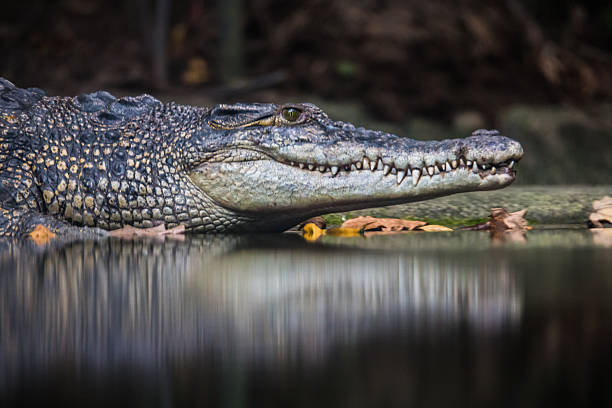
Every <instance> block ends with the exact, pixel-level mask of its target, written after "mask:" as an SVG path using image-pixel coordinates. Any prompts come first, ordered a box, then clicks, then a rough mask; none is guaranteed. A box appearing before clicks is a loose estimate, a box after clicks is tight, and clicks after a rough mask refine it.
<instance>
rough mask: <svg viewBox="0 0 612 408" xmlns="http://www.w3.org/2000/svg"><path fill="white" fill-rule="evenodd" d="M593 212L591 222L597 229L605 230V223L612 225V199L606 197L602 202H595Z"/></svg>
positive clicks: (590, 216) (590, 217)
mask: <svg viewBox="0 0 612 408" xmlns="http://www.w3.org/2000/svg"><path fill="white" fill-rule="evenodd" d="M593 210H594V211H593V212H592V213H591V214H590V215H589V221H591V222H592V223H593V225H594V226H595V227H596V228H603V224H602V223H603V222H606V223H610V224H612V197H610V196H605V197H604V198H602V199H601V200H595V201H593Z"/></svg>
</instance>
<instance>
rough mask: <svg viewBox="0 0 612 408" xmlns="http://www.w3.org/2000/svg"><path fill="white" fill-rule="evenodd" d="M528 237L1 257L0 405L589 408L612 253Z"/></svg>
mask: <svg viewBox="0 0 612 408" xmlns="http://www.w3.org/2000/svg"><path fill="white" fill-rule="evenodd" d="M524 238H525V239H519V240H514V239H504V240H503V241H495V240H491V237H490V236H489V234H488V233H480V232H464V233H460V232H456V233H452V234H426V233H414V234H411V233H408V234H402V236H399V237H389V236H380V237H374V238H367V239H364V238H362V237H357V238H339V237H327V236H325V237H322V239H321V240H319V241H317V242H316V243H314V244H308V243H305V242H304V241H303V239H302V238H301V237H299V236H297V235H292V234H279V235H271V236H215V237H186V239H185V240H184V241H173V240H167V241H165V242H164V241H151V240H135V241H120V240H106V241H100V242H77V243H72V244H68V245H65V246H62V247H58V248H49V249H47V250H33V249H32V248H29V247H28V246H27V245H25V244H23V243H20V242H13V241H0V333H1V336H0V405H2V406H12V405H14V404H16V403H18V402H20V401H22V400H24V399H26V400H27V399H28V398H30V400H31V399H32V398H33V399H34V400H37V399H38V400H37V401H35V402H36V403H39V402H45V403H46V402H47V401H48V400H49V398H51V399H53V398H55V399H57V400H61V401H64V400H62V398H57V394H56V393H58V392H60V393H61V395H67V396H68V397H66V398H67V399H65V400H66V401H68V402H73V403H74V401H75V400H78V398H81V397H82V396H83V395H88V394H87V393H86V392H78V393H77V392H76V391H75V390H74V388H75V387H78V388H79V390H81V389H87V390H89V391H88V392H89V393H91V394H92V397H91V398H90V399H82V398H81V400H79V401H80V403H77V404H75V405H82V406H84V405H87V406H89V405H91V404H90V403H91V402H92V400H93V401H97V404H98V405H99V406H116V405H118V403H119V402H120V403H122V404H123V405H130V406H133V405H140V406H147V407H149V406H151V405H164V406H171V405H193V404H190V403H186V402H191V401H192V400H193V399H197V400H198V401H201V402H202V403H201V404H199V405H202V406H204V405H211V404H212V405H220V404H214V402H219V401H223V402H224V405H227V406H239V405H245V406H246V405H250V404H247V403H245V401H246V399H247V398H248V399H250V400H253V399H254V400H255V401H258V402H259V403H261V404H262V405H263V406H274V405H275V406H288V405H292V404H291V403H292V402H293V401H294V399H295V398H299V399H300V401H302V402H304V401H305V402H304V404H303V405H305V406H322V405H329V406H338V405H357V406H359V405H361V406H381V405H385V404H384V403H385V402H393V403H391V404H388V405H389V406H394V405H403V406H405V405H418V406H441V405H451V404H452V405H462V404H465V405H471V406H474V405H479V404H472V402H474V401H479V402H480V405H481V406H502V405H504V404H501V405H500V404H499V402H500V398H501V397H502V396H505V395H506V390H507V388H508V384H511V385H514V387H513V389H516V390H519V391H517V392H519V394H517V395H520V398H519V397H518V396H517V398H516V399H514V400H513V399H508V400H506V399H505V398H503V401H502V402H504V401H505V402H506V403H505V405H508V406H516V405H522V404H528V403H530V404H531V405H541V404H538V402H540V403H541V402H543V401H547V402H548V401H553V402H554V401H557V402H562V401H565V400H569V401H571V402H578V404H577V405H585V404H584V402H585V401H587V402H588V401H590V400H589V398H590V396H591V395H601V394H598V393H597V391H598V390H600V389H607V388H605V387H602V386H599V385H598V384H599V383H598V381H599V378H601V375H600V374H599V373H600V372H604V371H606V370H608V368H610V367H609V366H610V364H609V362H608V360H607V358H612V356H611V355H610V352H609V351H607V350H608V349H609V341H610V340H612V325H611V324H610V323H609V322H610V321H612V319H610V318H609V316H610V312H611V311H612V296H610V294H611V293H612V274H609V270H611V269H612V253H611V252H610V251H609V250H607V249H604V248H601V247H597V246H596V245H602V244H601V242H600V241H598V240H599V238H598V236H597V235H593V234H592V233H591V232H590V231H586V230H583V231H571V232H568V231H565V232H563V233H559V232H558V231H557V232H555V231H530V232H529V233H528V234H527V235H526V236H525V237H524ZM568 356H571V358H568ZM597 367H600V368H597ZM611 369H612V368H611ZM608 371H609V370H608ZM309 373H315V374H314V375H310V374H309ZM558 373H562V374H558ZM563 373H567V374H563ZM570 373H571V375H570ZM574 373H581V374H574ZM319 379H320V380H319ZM88 387H89V388H88ZM598 387H599V388H598ZM117 389H122V390H123V392H116V390H117ZM325 390H327V394H325V393H321V392H322V391H325ZM336 390H338V391H337V392H336ZM563 392H565V394H563ZM106 395H110V397H105V398H106V399H105V400H104V399H102V400H100V398H102V397H103V396H106ZM36 396H39V397H36ZM143 396H145V397H146V396H150V398H149V399H148V400H147V399H146V398H145V397H143ZM275 396H279V397H278V398H277V397H275ZM3 397H6V398H7V401H8V402H7V403H4V401H3ZM238 397H240V398H243V399H244V400H243V403H242V404H240V403H238V402H236V398H238ZM126 398H127V399H126ZM143 398H145V400H143ZM275 398H276V399H275ZM351 398H357V400H358V401H362V400H363V399H364V398H367V399H368V400H367V401H368V402H364V403H361V404H354V403H350V402H351V401H352V400H351ZM551 398H552V399H551ZM321 399H322V400H321ZM357 400H356V401H357ZM604 400H605V395H604ZM609 400H610V401H612V395H610V398H609ZM160 401H162V402H163V401H165V402H163V404H162V403H161V402H160ZM321 401H324V402H325V403H321ZM364 401H365V400H364ZM457 401H460V402H461V403H457ZM402 402H406V403H405V404H404V403H402ZM408 402H409V403H410V404H408ZM64 405H70V403H68V404H64ZM221 405H223V404H221ZM252 405H255V404H252ZM599 405H602V404H599ZM603 405H605V404H603Z"/></svg>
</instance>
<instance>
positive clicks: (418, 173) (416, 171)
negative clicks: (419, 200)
mask: <svg viewBox="0 0 612 408" xmlns="http://www.w3.org/2000/svg"><path fill="white" fill-rule="evenodd" d="M420 178H421V170H419V169H414V170H412V185H414V186H416V185H417V183H418V182H419V179H420Z"/></svg>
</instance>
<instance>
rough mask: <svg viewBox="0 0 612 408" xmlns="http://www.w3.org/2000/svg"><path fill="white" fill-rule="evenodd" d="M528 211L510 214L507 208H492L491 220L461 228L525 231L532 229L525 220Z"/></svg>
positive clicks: (523, 210)
mask: <svg viewBox="0 0 612 408" xmlns="http://www.w3.org/2000/svg"><path fill="white" fill-rule="evenodd" d="M526 213H527V209H526V208H524V209H522V210H520V211H515V212H511V213H509V212H508V211H507V210H506V209H505V208H491V215H490V216H489V218H490V220H489V221H487V222H485V223H482V224H477V225H473V226H470V227H464V228H461V229H463V230H484V231H506V230H513V231H525V230H530V229H531V227H529V226H528V225H527V220H526V219H525V218H524V217H525V214H526Z"/></svg>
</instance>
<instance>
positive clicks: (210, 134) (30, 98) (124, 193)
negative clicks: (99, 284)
mask: <svg viewBox="0 0 612 408" xmlns="http://www.w3.org/2000/svg"><path fill="white" fill-rule="evenodd" d="M521 156H522V148H521V146H520V145H519V144H518V143H517V142H515V141H513V140H511V139H508V138H505V137H502V136H498V134H497V132H496V131H477V132H475V133H474V135H473V136H471V137H468V138H465V139H455V140H446V141H441V142H421V141H415V140H411V139H405V138H400V137H397V136H395V135H391V134H387V133H383V132H377V131H370V130H365V129H362V128H355V127H354V126H353V125H351V124H349V123H343V122H336V121H332V120H330V119H329V118H328V117H327V115H325V113H323V112H322V111H321V110H320V109H318V108H317V107H316V106H314V105H311V104H296V105H283V106H278V105H273V104H235V105H218V106H216V107H214V108H212V109H209V108H199V107H192V106H183V105H177V104H175V103H169V104H166V105H164V104H162V103H161V102H159V101H158V100H156V99H154V98H153V97H151V96H149V95H142V96H139V97H135V98H132V97H125V98H121V99H116V98H115V97H113V96H112V95H110V94H108V93H106V92H95V93H92V94H87V95H80V96H77V97H74V98H69V97H47V96H45V95H44V93H43V92H42V91H41V90H39V89H35V88H30V89H27V90H26V89H20V88H16V87H15V86H14V85H13V84H11V83H10V82H8V81H6V80H4V79H1V78H0V235H5V236H21V235H24V234H27V233H29V232H30V231H32V230H33V229H34V227H36V226H37V225H39V224H42V225H43V226H45V227H47V228H49V229H50V230H51V231H52V232H54V233H56V234H61V235H74V236H90V235H91V236H96V235H104V234H105V231H106V230H113V229H117V228H121V227H122V226H125V225H133V226H136V227H143V228H146V227H152V226H154V225H156V224H158V223H165V224H166V226H167V227H169V228H170V227H174V226H177V225H179V224H184V225H185V226H186V228H187V230H189V231H196V232H233V231H282V230H284V229H286V228H288V227H290V226H292V225H295V224H297V223H299V222H300V221H302V220H304V219H306V218H308V217H310V216H313V215H316V214H322V213H326V212H333V211H340V210H350V209H358V208H367V207H376V206H382V205H390V204H398V203H404V202H410V201H418V200H424V199H429V198H432V197H437V196H441V195H447V194H452V193H456V192H462V191H474V190H489V189H494V188H500V187H503V186H505V185H508V184H510V183H511V182H512V181H513V180H514V177H515V173H514V170H513V169H512V167H513V165H514V162H515V161H517V160H519V159H520V158H521ZM483 166H484V167H483ZM493 166H494V167H493Z"/></svg>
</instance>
